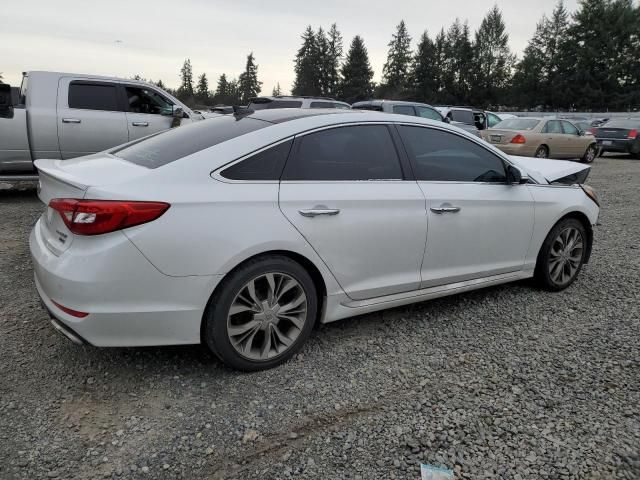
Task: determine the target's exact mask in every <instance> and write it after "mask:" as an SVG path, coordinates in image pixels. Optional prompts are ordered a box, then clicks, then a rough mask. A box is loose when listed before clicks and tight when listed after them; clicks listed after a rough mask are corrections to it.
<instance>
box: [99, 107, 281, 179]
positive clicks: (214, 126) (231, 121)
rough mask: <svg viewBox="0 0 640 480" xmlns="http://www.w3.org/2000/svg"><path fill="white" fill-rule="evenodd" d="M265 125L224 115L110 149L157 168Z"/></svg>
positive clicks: (263, 122)
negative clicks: (116, 148)
mask: <svg viewBox="0 0 640 480" xmlns="http://www.w3.org/2000/svg"><path fill="white" fill-rule="evenodd" d="M269 125H271V123H269V122H265V121H262V120H256V119H253V118H248V117H235V116H232V115H224V116H220V117H217V118H210V119H208V120H203V121H201V122H198V123H194V124H191V125H188V126H184V127H180V128H176V129H173V130H169V131H168V132H164V133H161V134H158V135H154V136H152V137H148V138H146V139H143V140H141V141H139V142H136V143H134V144H132V145H129V146H125V147H123V148H120V149H118V150H114V151H112V152H111V153H112V154H113V155H115V156H116V157H119V158H122V159H124V160H127V161H128V162H131V163H135V164H136V165H140V166H142V167H147V168H158V167H161V166H163V165H166V164H167V163H171V162H174V161H176V160H178V159H180V158H182V157H186V156H187V155H191V154H192V153H196V152H199V151H200V150H204V149H205V148H209V147H212V146H214V145H217V144H219V143H222V142H226V141H227V140H231V139H232V138H236V137H239V136H241V135H244V134H245V133H249V132H253V131H255V130H259V129H261V128H265V127H268V126H269Z"/></svg>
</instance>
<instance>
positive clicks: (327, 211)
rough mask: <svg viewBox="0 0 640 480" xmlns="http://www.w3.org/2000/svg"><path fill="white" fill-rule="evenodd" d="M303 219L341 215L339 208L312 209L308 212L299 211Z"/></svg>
mask: <svg viewBox="0 0 640 480" xmlns="http://www.w3.org/2000/svg"><path fill="white" fill-rule="evenodd" d="M298 213H299V214H300V215H302V216H303V217H317V216H318V215H329V216H332V215H337V214H339V213H340V209H339V208H310V209H308V210H298Z"/></svg>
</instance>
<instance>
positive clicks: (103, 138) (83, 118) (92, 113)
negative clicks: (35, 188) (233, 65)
mask: <svg viewBox="0 0 640 480" xmlns="http://www.w3.org/2000/svg"><path fill="white" fill-rule="evenodd" d="M176 117H177V119H178V120H179V121H180V123H181V124H187V123H191V122H195V121H198V120H202V119H203V118H204V117H203V116H202V115H201V114H198V113H195V112H194V111H192V110H191V109H190V108H189V107H187V106H186V105H185V104H183V103H182V102H180V101H179V100H178V99H176V98H174V97H173V96H171V95H169V94H168V93H167V92H165V91H164V90H162V89H160V88H158V87H156V86H155V85H151V84H148V83H146V82H139V81H136V80H125V79H119V78H113V77H98V76H93V75H82V74H73V73H55V72H28V73H26V74H25V75H24V77H23V79H22V87H21V90H20V99H19V104H18V105H15V106H13V107H12V109H11V111H10V112H9V111H5V113H4V114H2V112H0V180H2V181H7V180H9V181H10V180H20V179H24V180H37V178H38V177H37V174H36V171H35V169H34V167H33V161H34V160H37V159H39V158H58V159H63V160H67V159H70V158H74V157H79V156H83V155H89V154H92V153H96V152H100V151H102V150H106V149H108V148H112V147H115V146H116V145H120V144H123V143H126V142H129V141H132V140H137V139H139V138H142V137H145V136H147V135H149V134H152V133H156V132H160V131H163V130H167V129H169V128H170V127H171V126H172V124H173V123H174V118H176Z"/></svg>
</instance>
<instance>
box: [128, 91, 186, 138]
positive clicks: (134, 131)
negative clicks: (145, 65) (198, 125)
mask: <svg viewBox="0 0 640 480" xmlns="http://www.w3.org/2000/svg"><path fill="white" fill-rule="evenodd" d="M124 90H125V97H126V103H127V127H128V129H129V140H137V139H138V138H142V137H146V136H147V135H151V134H152V133H157V132H161V131H163V130H168V129H170V128H171V123H172V122H173V117H172V116H171V110H172V106H173V102H171V101H170V100H169V99H167V98H165V97H164V95H161V94H160V93H159V92H157V91H155V90H154V89H152V88H150V87H146V86H140V85H126V84H125V85H124ZM182 121H183V122H184V120H182Z"/></svg>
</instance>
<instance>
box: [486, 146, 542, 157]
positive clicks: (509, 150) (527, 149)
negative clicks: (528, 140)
mask: <svg viewBox="0 0 640 480" xmlns="http://www.w3.org/2000/svg"><path fill="white" fill-rule="evenodd" d="M490 144H491V145H493V146H494V147H496V148H499V149H500V150H502V151H503V152H504V153H506V154H507V155H517V156H520V157H533V155H534V154H535V153H536V147H535V146H533V145H527V144H519V143H507V144H498V143H490Z"/></svg>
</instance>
